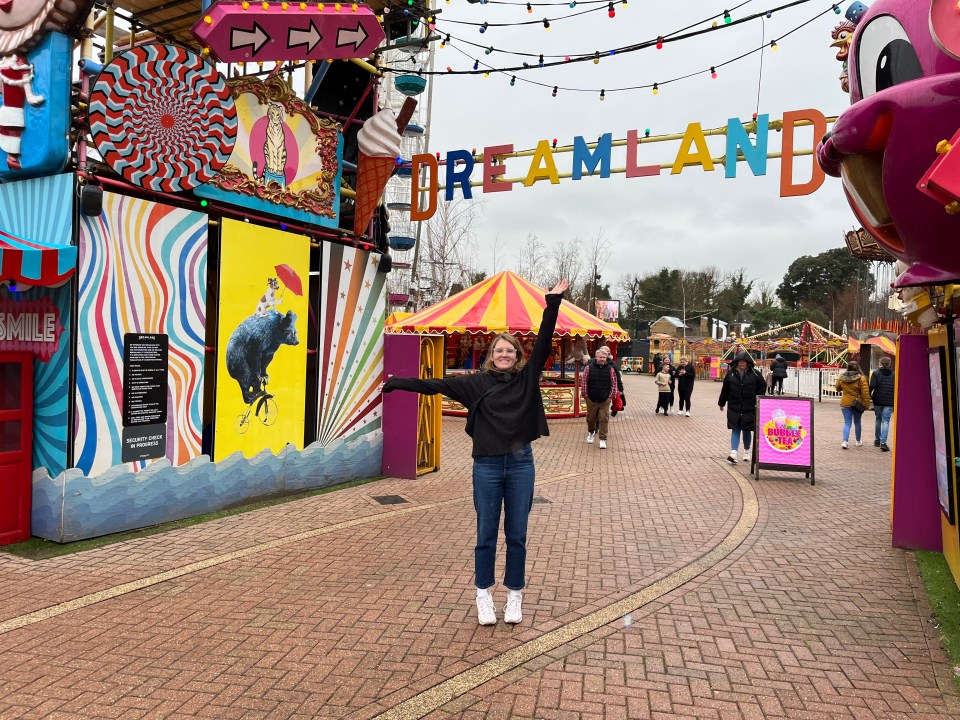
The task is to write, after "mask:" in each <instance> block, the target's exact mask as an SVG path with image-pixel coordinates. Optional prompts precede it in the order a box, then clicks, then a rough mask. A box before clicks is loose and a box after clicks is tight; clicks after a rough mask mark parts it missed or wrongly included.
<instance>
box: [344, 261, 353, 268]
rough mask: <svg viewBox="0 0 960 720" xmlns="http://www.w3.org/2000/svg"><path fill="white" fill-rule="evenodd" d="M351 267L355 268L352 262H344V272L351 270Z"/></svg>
mask: <svg viewBox="0 0 960 720" xmlns="http://www.w3.org/2000/svg"><path fill="white" fill-rule="evenodd" d="M351 267H353V266H352V265H351V264H350V261H349V260H344V261H343V269H344V270H349V269H350V268H351Z"/></svg>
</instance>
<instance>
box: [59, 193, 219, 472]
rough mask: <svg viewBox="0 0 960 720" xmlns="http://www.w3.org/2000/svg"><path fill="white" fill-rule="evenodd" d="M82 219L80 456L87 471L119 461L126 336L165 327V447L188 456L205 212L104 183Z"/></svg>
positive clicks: (176, 456) (196, 389)
mask: <svg viewBox="0 0 960 720" xmlns="http://www.w3.org/2000/svg"><path fill="white" fill-rule="evenodd" d="M81 221H82V225H81V228H80V267H79V271H78V276H79V285H80V287H79V304H78V315H77V317H78V323H77V405H76V426H75V428H74V436H75V437H74V452H75V454H74V464H75V466H76V467H77V468H79V469H80V470H82V471H83V472H84V473H85V474H86V475H87V476H93V475H99V474H101V473H103V472H104V471H105V470H107V469H109V468H111V467H114V466H116V465H120V464H121V424H122V411H123V407H122V405H123V349H124V337H123V336H124V334H125V333H158V334H164V335H167V336H168V339H169V375H168V389H167V426H166V438H167V445H166V457H167V458H168V459H169V461H170V462H171V463H172V464H173V465H175V466H176V465H182V464H184V463H186V462H187V461H189V460H190V459H192V458H194V457H197V456H198V455H199V454H200V433H201V410H202V397H203V355H204V325H205V323H206V276H207V218H206V216H205V215H203V214H202V213H196V212H190V211H187V210H181V209H178V208H173V207H170V206H166V205H160V204H157V203H151V202H147V201H144V200H138V199H134V198H129V197H124V196H121V195H115V194H112V193H104V198H103V211H102V213H101V214H100V215H99V216H98V217H87V216H81ZM150 462H152V461H151V460H144V461H139V462H136V463H130V464H129V465H128V467H130V468H132V469H133V470H139V469H142V468H144V467H146V466H147V465H148V464H150Z"/></svg>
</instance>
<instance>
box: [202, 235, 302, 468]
mask: <svg viewBox="0 0 960 720" xmlns="http://www.w3.org/2000/svg"><path fill="white" fill-rule="evenodd" d="M309 252H310V250H309V240H308V239H306V238H305V237H303V236H299V235H294V234H292V233H285V232H280V231H277V230H266V229H263V228H257V232H256V234H254V233H251V232H250V226H249V225H246V224H244V223H239V222H236V221H224V228H223V239H222V250H221V256H220V299H221V302H220V318H219V330H218V335H219V338H220V341H219V345H220V348H222V352H220V353H218V355H219V360H218V368H219V372H218V379H217V390H216V392H217V404H216V418H215V423H214V425H215V431H214V455H215V457H216V458H217V459H222V458H225V457H227V456H228V455H230V454H232V453H235V452H237V451H240V452H242V453H243V454H244V456H246V457H252V456H254V455H256V454H257V453H259V452H261V451H263V450H266V449H269V450H273V451H278V450H280V449H282V448H283V447H284V446H286V445H287V444H293V445H296V446H297V447H298V448H302V444H303V425H304V422H303V417H304V406H305V400H306V396H305V390H304V385H305V378H306V347H305V345H306V342H305V341H306V327H305V325H303V321H304V319H305V318H306V317H307V300H306V297H305V296H304V290H305V287H304V282H303V278H306V277H308V274H309V267H310V266H309V263H310V256H309ZM299 325H303V326H302V327H300V326H299ZM238 391H239V392H238Z"/></svg>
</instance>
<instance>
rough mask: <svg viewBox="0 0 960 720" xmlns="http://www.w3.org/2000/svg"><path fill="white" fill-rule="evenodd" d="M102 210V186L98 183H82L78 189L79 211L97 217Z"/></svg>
mask: <svg viewBox="0 0 960 720" xmlns="http://www.w3.org/2000/svg"><path fill="white" fill-rule="evenodd" d="M102 211H103V188H102V187H100V186H99V185H84V186H83V187H82V188H81V189H80V212H82V213H83V214H84V215H89V216H90V217H97V216H99V215H100V213H101V212H102Z"/></svg>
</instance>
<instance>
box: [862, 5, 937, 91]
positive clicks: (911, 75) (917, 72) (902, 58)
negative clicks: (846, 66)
mask: <svg viewBox="0 0 960 720" xmlns="http://www.w3.org/2000/svg"><path fill="white" fill-rule="evenodd" d="M921 77H923V68H922V67H920V59H919V58H918V57H917V52H916V50H914V48H913V43H911V42H910V38H908V37H907V32H906V30H904V29H903V25H901V24H900V22H899V21H898V20H897V19H896V18H895V17H893V16H891V15H878V16H877V17H875V18H873V19H872V20H871V21H870V22H869V23H868V24H867V26H866V27H865V28H864V29H863V32H861V33H860V39H859V40H858V41H857V79H858V80H859V84H860V95H861V97H863V98H868V97H870V96H871V95H874V94H876V93H878V92H880V91H882V90H886V89H887V88H891V87H893V86H894V85H899V84H901V83H905V82H908V81H910V80H916V79H917V78H921Z"/></svg>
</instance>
